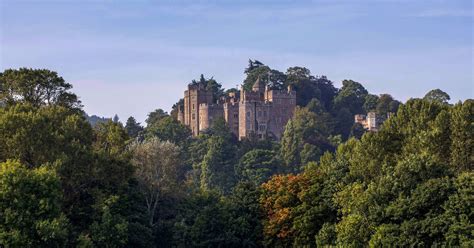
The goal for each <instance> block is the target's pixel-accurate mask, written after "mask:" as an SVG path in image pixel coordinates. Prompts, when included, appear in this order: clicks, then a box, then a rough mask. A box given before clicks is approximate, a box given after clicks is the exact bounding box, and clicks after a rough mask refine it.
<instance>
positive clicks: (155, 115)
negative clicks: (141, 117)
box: [145, 109, 168, 127]
mask: <svg viewBox="0 0 474 248" xmlns="http://www.w3.org/2000/svg"><path fill="white" fill-rule="evenodd" d="M167 116H168V113H166V112H165V111H164V110H163V109H155V110H154V111H152V112H150V113H149V114H148V117H147V118H146V120H145V122H146V124H147V127H148V126H152V125H153V124H155V123H158V122H159V121H160V120H161V119H163V118H165V117H167Z"/></svg>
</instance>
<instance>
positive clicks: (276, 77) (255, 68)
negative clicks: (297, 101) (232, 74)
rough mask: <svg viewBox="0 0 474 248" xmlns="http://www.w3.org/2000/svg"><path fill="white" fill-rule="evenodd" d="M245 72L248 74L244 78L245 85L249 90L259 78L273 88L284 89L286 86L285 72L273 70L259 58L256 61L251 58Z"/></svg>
mask: <svg viewBox="0 0 474 248" xmlns="http://www.w3.org/2000/svg"><path fill="white" fill-rule="evenodd" d="M245 74H247V77H246V78H245V80H244V83H243V87H244V89H245V90H247V91H251V90H252V86H253V85H254V84H255V82H256V81H257V79H260V81H261V82H262V83H264V84H265V85H268V86H269V87H270V88H271V89H283V88H284V86H285V80H286V76H285V74H284V73H282V72H280V71H277V70H273V69H271V68H270V67H268V66H266V65H264V64H262V63H261V62H259V61H258V60H256V61H255V62H252V61H251V60H249V67H248V68H246V69H245Z"/></svg>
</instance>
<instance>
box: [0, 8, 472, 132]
mask: <svg viewBox="0 0 474 248" xmlns="http://www.w3.org/2000/svg"><path fill="white" fill-rule="evenodd" d="M473 16H474V10H473V5H472V1H471V0H467V1H456V0H446V1H442V0H420V1H415V0H379V1H375V0H345V1H339V0H332V1H330V0H321V1H304V0H302V1H290V0H273V1H270V0H265V1H250V0H248V1H231V0H226V1H225V0H223V1H210V0H209V1H199V0H197V1H181V0H174V1H172V0H168V1H157V0H133V1H132V0H126V1H120V0H50V1H43V0H28V1H25V0H0V71H3V70H5V69H8V68H20V67H28V68H46V69H50V70H54V71H57V72H58V73H59V75H61V76H62V77H63V78H64V79H65V80H66V81H67V82H69V83H71V84H73V86H74V88H73V92H74V93H76V94H77V95H78V96H79V97H80V100H81V101H82V103H83V105H84V110H85V111H86V112H87V113H88V114H89V115H92V114H95V115H99V116H105V117H112V116H113V115H114V114H118V116H119V117H120V119H121V120H122V121H125V120H126V119H127V118H128V117H129V116H134V117H135V118H136V119H137V120H138V121H140V122H142V123H143V122H144V120H145V119H146V116H147V114H148V113H149V112H151V111H153V110H154V109H157V108H162V109H164V110H166V111H169V110H170V109H171V106H172V105H173V103H175V102H176V101H177V100H178V99H179V98H181V97H182V96H183V91H184V90H185V88H186V85H187V84H188V83H189V82H190V81H191V80H192V79H197V78H199V76H200V74H204V75H205V76H206V77H214V79H216V80H217V81H218V82H219V83H221V84H222V85H223V86H224V87H225V88H231V87H236V86H237V85H240V84H241V83H242V81H243V79H244V78H245V74H244V69H245V67H246V66H247V64H248V60H249V59H258V60H259V61H261V62H263V63H265V64H267V65H269V66H270V67H271V68H273V69H277V70H280V71H283V72H285V71H286V69H287V68H288V67H291V66H303V67H306V68H308V69H310V70H311V73H312V74H313V75H325V76H327V77H328V78H329V79H330V80H332V81H333V82H334V85H335V86H337V87H340V86H341V81H342V80H344V79H352V80H355V81H358V82H360V83H362V84H363V85H364V86H365V87H366V88H367V90H368V91H369V92H370V93H374V94H382V93H389V94H391V95H392V96H394V97H395V98H396V99H398V100H401V101H406V100H408V99H409V98H411V97H423V95H424V94H425V93H426V92H428V91H429V90H431V89H436V88H440V89H442V90H444V91H446V92H447V93H448V94H449V95H450V96H451V102H457V101H459V100H465V99H469V98H474V72H473V71H474V66H473V64H474V63H473V57H474V54H473V51H474V49H473V47H474V45H473V36H474V28H473V20H474V19H473Z"/></svg>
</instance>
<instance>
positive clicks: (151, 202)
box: [130, 138, 184, 227]
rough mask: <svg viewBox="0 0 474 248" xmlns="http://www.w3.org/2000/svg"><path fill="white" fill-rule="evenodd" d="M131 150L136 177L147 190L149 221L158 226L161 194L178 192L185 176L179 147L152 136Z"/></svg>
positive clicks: (136, 143)
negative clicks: (179, 184) (156, 215)
mask: <svg viewBox="0 0 474 248" xmlns="http://www.w3.org/2000/svg"><path fill="white" fill-rule="evenodd" d="M130 150H131V151H132V153H133V158H132V164H133V166H134V168H135V178H136V179H137V181H138V182H139V185H140V187H141V189H142V191H143V192H144V193H145V201H146V209H147V214H148V224H149V225H150V226H152V227H153V226H155V224H156V219H155V214H156V211H157V208H158V202H159V200H160V196H161V195H162V194H164V193H166V192H172V191H175V190H176V189H177V188H178V182H179V180H180V179H182V178H183V177H184V171H183V168H182V163H181V161H180V156H179V153H180V150H179V148H178V147H177V146H176V145H174V144H172V143H170V142H168V141H160V140H159V139H157V138H151V139H149V140H147V141H145V142H144V143H138V142H135V143H133V144H132V145H131V147H130Z"/></svg>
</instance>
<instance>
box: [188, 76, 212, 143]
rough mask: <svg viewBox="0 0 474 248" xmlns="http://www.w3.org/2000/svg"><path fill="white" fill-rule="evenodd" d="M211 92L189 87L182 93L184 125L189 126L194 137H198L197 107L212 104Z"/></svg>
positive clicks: (194, 86)
mask: <svg viewBox="0 0 474 248" xmlns="http://www.w3.org/2000/svg"><path fill="white" fill-rule="evenodd" d="M212 98H213V97H212V92H207V91H206V90H204V89H201V88H200V86H196V85H192V86H191V85H190V86H188V90H186V91H185V92H184V124H185V125H187V126H189V128H190V129H191V131H192V133H193V135H194V136H197V135H199V105H200V104H202V103H207V104H210V103H212V101H213V99H212Z"/></svg>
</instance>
